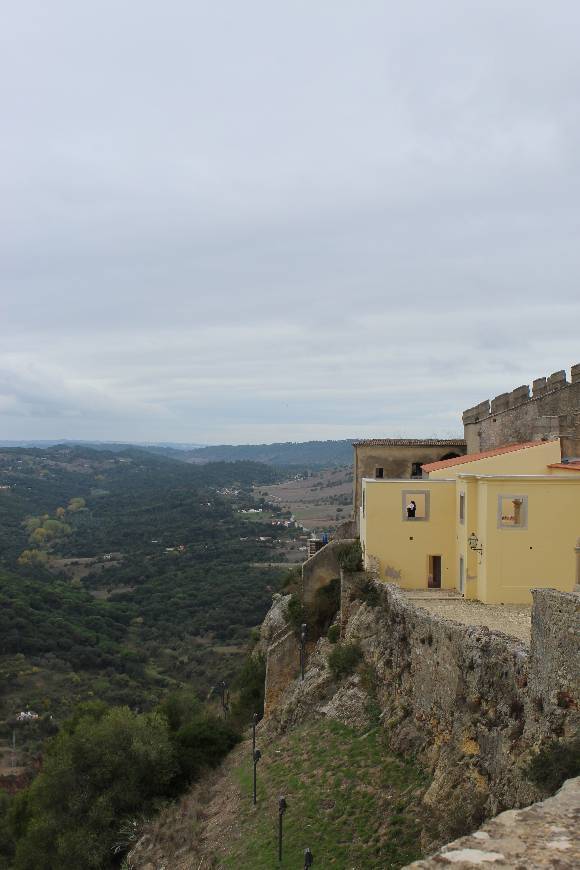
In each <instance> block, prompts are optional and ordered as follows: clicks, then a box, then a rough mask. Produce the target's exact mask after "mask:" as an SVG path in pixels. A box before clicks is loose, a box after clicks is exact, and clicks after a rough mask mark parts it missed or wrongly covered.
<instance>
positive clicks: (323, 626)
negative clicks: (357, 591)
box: [306, 577, 340, 640]
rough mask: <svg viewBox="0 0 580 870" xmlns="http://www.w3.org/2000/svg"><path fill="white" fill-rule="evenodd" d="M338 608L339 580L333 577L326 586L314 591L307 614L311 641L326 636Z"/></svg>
mask: <svg viewBox="0 0 580 870" xmlns="http://www.w3.org/2000/svg"><path fill="white" fill-rule="evenodd" d="M339 607H340V580H339V578H338V577H335V578H334V579H333V580H331V581H330V583H327V584H326V586H321V588H320V589H317V590H316V593H315V595H314V602H313V604H312V608H311V610H310V613H309V614H308V616H309V619H307V620H306V621H307V622H309V627H311V632H310V634H311V639H312V640H314V639H318V638H319V637H322V635H323V634H326V632H327V631H328V628H329V626H330V625H332V623H333V621H334V617H335V616H336V614H337V613H338V609H339Z"/></svg>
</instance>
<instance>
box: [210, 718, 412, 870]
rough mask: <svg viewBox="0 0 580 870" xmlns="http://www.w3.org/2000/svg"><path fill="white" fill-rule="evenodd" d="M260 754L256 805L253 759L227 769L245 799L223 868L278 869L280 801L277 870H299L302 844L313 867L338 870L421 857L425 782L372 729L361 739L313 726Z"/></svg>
mask: <svg viewBox="0 0 580 870" xmlns="http://www.w3.org/2000/svg"><path fill="white" fill-rule="evenodd" d="M263 751H264V756H263V758H262V760H261V761H260V762H259V766H258V806H257V807H256V808H254V807H253V805H252V766H251V761H250V758H249V757H248V759H247V761H244V762H243V763H242V764H241V765H240V766H239V767H238V768H237V769H236V770H235V771H234V780H235V782H236V784H237V785H238V786H239V787H240V789H241V793H242V801H241V808H240V819H239V831H237V832H236V835H235V836H232V837H229V838H228V842H229V846H228V847H227V851H226V853H225V854H223V853H222V854H220V855H219V866H220V867H228V868H236V870H237V868H240V867H252V868H253V870H272V868H273V867H277V866H278V863H277V830H278V829H277V824H278V798H279V797H280V795H284V797H285V798H286V801H287V804H288V809H287V811H286V814H285V817H284V856H283V861H282V864H281V865H280V866H281V867H282V868H295V867H300V866H302V865H301V861H302V858H303V855H304V849H305V848H306V847H310V848H311V849H312V852H313V854H314V859H315V866H318V867H335V868H337V870H338V868H349V870H350V868H352V870H366V868H398V867H403V866H404V865H405V864H407V863H409V862H410V861H413V860H415V859H416V858H418V857H420V850H419V840H420V833H421V828H422V823H423V819H422V817H421V816H422V811H421V809H420V796H421V795H422V793H423V791H424V789H425V788H426V786H427V784H428V782H427V778H426V776H425V774H424V773H423V771H422V770H421V769H420V768H418V767H417V766H415V765H414V764H413V763H411V762H409V761H406V760H403V759H400V758H398V757H394V756H392V755H390V754H389V753H388V751H387V749H386V747H385V745H384V743H383V733H382V732H381V731H380V730H379V729H375V730H374V731H372V732H371V733H369V734H366V735H363V736H361V735H359V734H357V733H356V732H354V731H353V730H352V729H350V728H347V727H345V726H344V725H341V724H339V723H335V722H328V721H324V722H318V723H316V724H315V725H314V726H312V725H308V726H303V727H301V728H298V729H296V730H295V731H293V732H292V733H290V734H288V735H285V736H284V737H282V738H280V740H279V741H277V742H275V743H270V744H268V746H267V747H265V748H264V749H263ZM238 834H239V836H238ZM216 857H217V856H216Z"/></svg>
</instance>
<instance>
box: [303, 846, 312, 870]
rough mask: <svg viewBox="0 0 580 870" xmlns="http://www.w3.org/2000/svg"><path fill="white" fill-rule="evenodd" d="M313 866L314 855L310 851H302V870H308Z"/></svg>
mask: <svg viewBox="0 0 580 870" xmlns="http://www.w3.org/2000/svg"><path fill="white" fill-rule="evenodd" d="M313 864H314V855H313V854H312V852H311V851H310V849H305V850H304V870H308V868H309V867H312V865H313Z"/></svg>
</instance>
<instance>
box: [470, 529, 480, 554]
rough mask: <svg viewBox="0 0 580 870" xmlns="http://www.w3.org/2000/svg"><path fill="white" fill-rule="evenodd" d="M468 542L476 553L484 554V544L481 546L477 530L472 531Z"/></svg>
mask: <svg viewBox="0 0 580 870" xmlns="http://www.w3.org/2000/svg"><path fill="white" fill-rule="evenodd" d="M467 543H468V544H469V546H470V547H471V549H472V550H473V551H474V552H475V553H481V555H482V556H483V546H479V538H478V537H477V535H476V534H475V532H472V533H471V534H470V536H469V537H468V539H467Z"/></svg>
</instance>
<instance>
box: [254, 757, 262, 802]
mask: <svg viewBox="0 0 580 870" xmlns="http://www.w3.org/2000/svg"><path fill="white" fill-rule="evenodd" d="M261 757H262V753H261V752H260V750H259V749H254V806H256V804H257V803H258V798H257V795H256V769H257V767H258V761H259V760H260V758H261Z"/></svg>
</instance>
